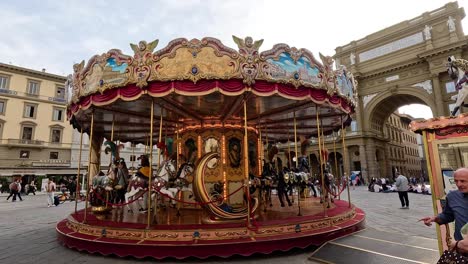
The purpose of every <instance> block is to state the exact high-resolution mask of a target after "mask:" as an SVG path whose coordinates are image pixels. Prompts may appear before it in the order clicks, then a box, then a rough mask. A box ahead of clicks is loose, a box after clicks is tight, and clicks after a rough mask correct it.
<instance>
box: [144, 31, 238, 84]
mask: <svg viewBox="0 0 468 264" xmlns="http://www.w3.org/2000/svg"><path fill="white" fill-rule="evenodd" d="M238 57H239V55H238V54H237V52H236V51H235V50H234V49H231V48H229V47H226V46H224V45H223V44H222V43H221V42H220V41H219V40H217V39H215V38H208V37H207V38H203V39H202V40H198V39H192V40H190V41H188V40H187V39H184V38H181V39H176V40H174V41H171V42H170V43H169V44H168V45H167V47H166V48H164V49H162V50H160V51H157V52H156V53H155V54H154V56H153V59H154V60H158V62H157V63H156V66H154V67H153V69H154V73H155V74H154V75H153V76H152V77H151V78H150V79H149V80H150V81H152V80H161V81H167V80H191V81H193V82H196V81H198V80H200V79H230V78H236V77H240V74H239V73H238V68H239V63H238V61H237V58H238Z"/></svg>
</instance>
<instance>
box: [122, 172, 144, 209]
mask: <svg viewBox="0 0 468 264" xmlns="http://www.w3.org/2000/svg"><path fill="white" fill-rule="evenodd" d="M147 186H148V179H145V178H143V177H140V176H138V175H137V174H136V173H135V174H133V176H132V177H131V178H130V180H129V181H128V187H127V192H126V193H125V203H126V204H127V208H128V211H131V212H133V210H132V208H131V207H130V205H129V204H128V201H129V200H130V198H131V199H134V198H136V197H139V196H140V195H142V194H143V193H144V192H145V191H146V187H147ZM137 202H138V205H139V207H140V209H143V207H142V205H141V204H140V201H137Z"/></svg>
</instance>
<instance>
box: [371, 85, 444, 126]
mask: <svg viewBox="0 0 468 264" xmlns="http://www.w3.org/2000/svg"><path fill="white" fill-rule="evenodd" d="M404 95H408V96H413V97H415V98H417V99H419V100H420V101H421V102H422V103H424V104H426V105H427V106H428V107H429V108H431V110H432V112H433V113H436V112H437V109H436V103H435V102H434V100H433V98H432V96H431V95H430V94H428V93H427V92H426V91H424V90H423V89H421V88H419V87H398V88H395V89H388V90H385V91H382V92H380V93H378V94H377V95H376V96H375V97H374V98H372V99H371V100H370V101H369V103H368V104H367V105H366V107H365V108H364V111H363V113H364V116H363V117H364V120H368V121H370V120H372V117H373V116H374V115H375V111H378V106H379V105H380V104H381V103H382V102H384V101H385V100H387V99H389V98H391V97H394V96H404ZM421 102H418V101H415V102H414V103H421ZM389 114H391V113H389ZM364 123H365V129H366V130H369V129H370V124H371V122H364Z"/></svg>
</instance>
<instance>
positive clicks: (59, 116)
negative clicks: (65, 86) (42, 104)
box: [52, 107, 64, 121]
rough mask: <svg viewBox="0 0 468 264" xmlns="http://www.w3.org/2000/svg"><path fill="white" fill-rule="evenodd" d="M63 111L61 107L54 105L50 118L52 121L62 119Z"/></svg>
mask: <svg viewBox="0 0 468 264" xmlns="http://www.w3.org/2000/svg"><path fill="white" fill-rule="evenodd" d="M63 113H64V109H63V108H55V107H54V111H53V116H52V120H53V121H63Z"/></svg>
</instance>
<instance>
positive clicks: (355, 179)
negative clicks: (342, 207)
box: [351, 172, 357, 190]
mask: <svg viewBox="0 0 468 264" xmlns="http://www.w3.org/2000/svg"><path fill="white" fill-rule="evenodd" d="M356 183H357V175H356V173H354V172H353V173H352V174H351V184H352V185H353V190H354V188H356Z"/></svg>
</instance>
